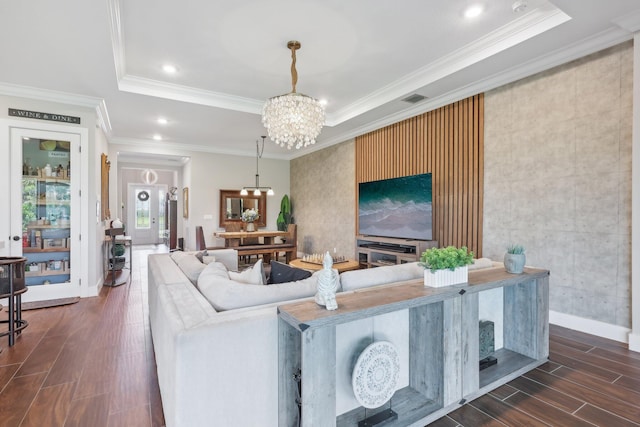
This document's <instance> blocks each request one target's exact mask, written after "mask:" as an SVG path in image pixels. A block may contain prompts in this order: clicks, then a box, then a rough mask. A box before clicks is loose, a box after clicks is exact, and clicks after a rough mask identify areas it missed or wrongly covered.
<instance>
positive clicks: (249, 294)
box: [198, 264, 318, 311]
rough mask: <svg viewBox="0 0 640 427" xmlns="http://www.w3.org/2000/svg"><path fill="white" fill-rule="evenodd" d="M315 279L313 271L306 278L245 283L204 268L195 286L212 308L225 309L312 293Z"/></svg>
mask: <svg viewBox="0 0 640 427" xmlns="http://www.w3.org/2000/svg"><path fill="white" fill-rule="evenodd" d="M211 265H213V264H210V265H209V267H210V266H211ZM317 282H318V279H317V273H314V274H313V275H312V276H311V277H309V278H307V279H304V280H298V281H295V282H288V283H278V284H273V285H269V286H247V285H246V284H243V283H239V282H235V281H233V280H231V279H225V278H224V277H221V276H220V275H216V274H215V272H214V270H210V269H209V268H206V269H205V270H204V271H203V272H202V274H201V275H200V277H199V278H198V289H199V290H200V293H202V295H203V296H204V297H205V298H206V299H207V300H208V301H209V303H211V305H212V306H213V308H215V309H216V310H217V311H225V310H233V309H236V308H243V307H253V306H257V305H263V304H270V303H275V302H283V301H289V300H293V299H298V298H305V297H310V296H313V295H314V294H315V293H316V287H317Z"/></svg>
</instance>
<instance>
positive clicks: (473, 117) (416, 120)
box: [356, 94, 484, 257]
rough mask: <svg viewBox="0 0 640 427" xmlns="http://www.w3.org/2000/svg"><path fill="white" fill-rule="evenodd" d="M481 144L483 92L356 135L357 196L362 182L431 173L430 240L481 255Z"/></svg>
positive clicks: (482, 150) (482, 149) (482, 159)
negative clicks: (463, 248)
mask: <svg viewBox="0 0 640 427" xmlns="http://www.w3.org/2000/svg"><path fill="white" fill-rule="evenodd" d="M483 144H484V94H479V95H476V96H473V97H470V98H467V99H464V100H462V101H458V102H455V103H453V104H450V105H447V106H445V107H442V108H438V109H437V110H433V111H429V112H428V113H425V114H422V115H420V116H416V117H412V118H410V119H407V120H404V121H402V122H399V123H395V124H393V125H391V126H387V127H385V128H382V129H378V130H376V131H374V132H371V133H368V134H365V135H362V136H359V137H357V138H356V192H357V188H358V184H359V183H360V182H369V181H377V180H380V179H387V178H396V177H400V176H408V175H415V174H420V173H427V172H431V173H432V179H433V239H434V240H438V243H439V244H440V246H448V245H454V246H458V247H460V246H467V247H468V248H469V249H470V250H472V251H473V252H474V253H475V254H476V256H477V257H481V256H482V190H483V163H484V158H483V153H484V148H483ZM356 211H357V206H356ZM356 218H357V214H356Z"/></svg>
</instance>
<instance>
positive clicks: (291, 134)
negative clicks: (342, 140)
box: [262, 41, 324, 149]
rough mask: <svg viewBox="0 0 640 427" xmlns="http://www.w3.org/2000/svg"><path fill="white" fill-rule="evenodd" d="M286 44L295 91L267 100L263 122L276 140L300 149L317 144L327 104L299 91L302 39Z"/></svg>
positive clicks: (274, 140)
mask: <svg viewBox="0 0 640 427" xmlns="http://www.w3.org/2000/svg"><path fill="white" fill-rule="evenodd" d="M287 47H288V48H289V49H290V50H291V86H292V90H291V93H287V94H286V95H280V96H274V97H273V98H269V99H268V100H267V102H266V103H265V104H264V107H263V108H262V124H263V125H264V126H265V127H266V128H267V133H268V134H269V138H271V140H272V141H273V142H275V143H276V144H279V145H280V146H281V147H284V146H285V145H286V146H287V148H288V149H291V148H292V147H293V146H294V145H295V147H296V148H301V147H303V146H304V147H306V146H307V145H311V144H315V142H316V138H317V137H318V135H320V131H322V126H324V107H323V106H322V104H321V103H320V101H318V100H317V99H315V98H312V97H310V96H307V95H303V94H301V93H297V92H296V84H297V83H298V72H297V71H296V50H298V49H300V42H298V41H290V42H289V43H287Z"/></svg>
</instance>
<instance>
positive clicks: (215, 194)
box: [110, 144, 289, 250]
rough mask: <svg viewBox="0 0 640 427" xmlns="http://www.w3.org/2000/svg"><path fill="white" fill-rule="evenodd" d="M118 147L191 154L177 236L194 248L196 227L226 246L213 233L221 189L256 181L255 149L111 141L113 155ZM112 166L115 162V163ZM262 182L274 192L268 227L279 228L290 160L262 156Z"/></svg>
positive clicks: (181, 182) (182, 181) (182, 180)
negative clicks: (232, 151) (224, 150)
mask: <svg viewBox="0 0 640 427" xmlns="http://www.w3.org/2000/svg"><path fill="white" fill-rule="evenodd" d="M119 151H128V152H139V153H144V152H153V153H157V154H165V155H175V156H184V157H188V158H189V161H188V162H187V163H186V164H185V165H184V166H183V167H182V169H181V170H180V174H179V179H178V183H177V187H178V237H183V238H184V240H185V249H187V250H189V249H195V227H196V226H198V225H201V226H202V227H203V229H204V234H205V240H206V244H207V246H223V245H224V240H222V239H217V238H214V237H213V233H214V232H215V231H218V230H221V228H220V227H219V214H220V190H236V189H237V190H238V191H239V190H240V189H242V187H244V186H253V185H254V184H255V173H256V158H255V153H254V152H253V151H248V153H247V156H246V157H245V156H236V155H229V154H215V153H203V152H193V151H182V150H180V151H178V150H173V149H162V148H161V147H159V144H156V145H154V147H153V148H151V147H148V148H147V147H139V146H122V145H118V144H111V145H110V158H111V156H112V155H113V157H114V158H115V157H116V156H117V153H118V152H119ZM112 167H113V166H112ZM259 167H260V185H262V186H270V187H272V188H273V190H274V191H275V196H272V197H267V228H269V229H275V228H276V219H277V218H278V213H279V212H280V199H281V197H282V195H283V194H285V193H286V194H289V161H288V160H278V159H268V158H262V159H260V166H259ZM184 187H188V188H189V218H182V212H183V200H182V190H183V188H184Z"/></svg>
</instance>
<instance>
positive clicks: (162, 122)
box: [157, 117, 169, 125]
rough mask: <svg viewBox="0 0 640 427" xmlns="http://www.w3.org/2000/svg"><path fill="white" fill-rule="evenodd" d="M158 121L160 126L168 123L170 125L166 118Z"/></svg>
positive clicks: (160, 118) (159, 118)
mask: <svg viewBox="0 0 640 427" xmlns="http://www.w3.org/2000/svg"><path fill="white" fill-rule="evenodd" d="M157 121H158V124H161V125H166V124H167V123H169V122H168V121H167V119H165V118H164V117H158V120H157Z"/></svg>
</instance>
